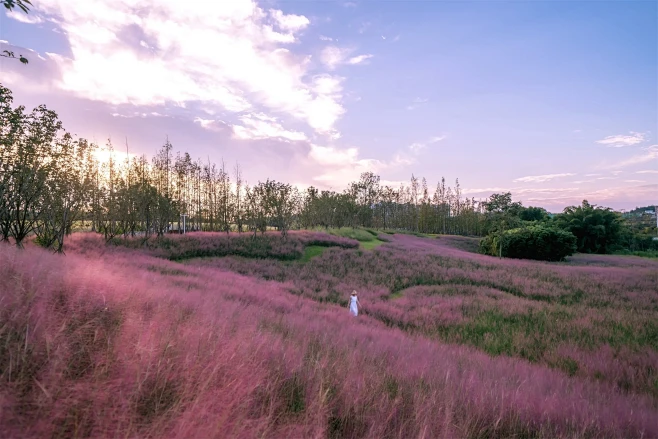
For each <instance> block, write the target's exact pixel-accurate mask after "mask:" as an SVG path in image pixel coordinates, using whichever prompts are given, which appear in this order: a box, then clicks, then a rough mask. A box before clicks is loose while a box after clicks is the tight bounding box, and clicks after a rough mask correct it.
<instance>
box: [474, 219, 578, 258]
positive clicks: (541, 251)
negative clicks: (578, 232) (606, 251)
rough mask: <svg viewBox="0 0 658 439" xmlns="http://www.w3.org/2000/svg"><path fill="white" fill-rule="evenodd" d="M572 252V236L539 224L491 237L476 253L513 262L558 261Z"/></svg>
mask: <svg viewBox="0 0 658 439" xmlns="http://www.w3.org/2000/svg"><path fill="white" fill-rule="evenodd" d="M575 251H576V237H575V236H574V235H573V234H572V233H571V232H567V231H564V230H560V229H556V228H552V227H546V226H541V225H531V226H526V227H521V228H518V229H511V230H507V231H505V232H503V233H502V234H501V233H496V234H491V235H489V236H487V237H485V238H484V239H483V240H482V241H481V242H480V253H484V254H487V255H492V256H499V255H502V256H504V257H506V258H515V259H535V260H539V261H561V260H564V258H566V257H567V256H571V255H572V254H573V253H574V252H575ZM501 253H502V254H501Z"/></svg>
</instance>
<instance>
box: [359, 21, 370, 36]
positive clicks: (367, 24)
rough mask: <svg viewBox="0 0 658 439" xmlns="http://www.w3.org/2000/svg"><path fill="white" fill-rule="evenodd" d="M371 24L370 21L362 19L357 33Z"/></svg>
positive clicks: (362, 31) (363, 30)
mask: <svg viewBox="0 0 658 439" xmlns="http://www.w3.org/2000/svg"><path fill="white" fill-rule="evenodd" d="M371 25H372V23H370V22H369V21H364V22H363V23H361V26H360V27H359V33H360V34H362V33H364V32H365V31H366V30H368V28H369V27H370V26H371Z"/></svg>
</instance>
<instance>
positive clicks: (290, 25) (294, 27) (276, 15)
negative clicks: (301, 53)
mask: <svg viewBox="0 0 658 439" xmlns="http://www.w3.org/2000/svg"><path fill="white" fill-rule="evenodd" d="M270 16H271V17H272V18H273V19H274V21H276V23H277V24H278V26H279V28H280V29H282V30H287V31H290V32H297V31H300V30H302V29H304V28H306V27H307V26H308V25H309V24H310V23H311V22H310V21H309V20H308V18H306V17H304V16H303V15H294V14H288V15H286V14H284V13H283V12H282V11H280V10H278V9H270Z"/></svg>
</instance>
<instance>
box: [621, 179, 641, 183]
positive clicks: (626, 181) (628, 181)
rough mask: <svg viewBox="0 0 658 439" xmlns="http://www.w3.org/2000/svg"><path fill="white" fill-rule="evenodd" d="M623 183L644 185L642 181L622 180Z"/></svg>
mask: <svg viewBox="0 0 658 439" xmlns="http://www.w3.org/2000/svg"><path fill="white" fill-rule="evenodd" d="M624 183H644V180H624Z"/></svg>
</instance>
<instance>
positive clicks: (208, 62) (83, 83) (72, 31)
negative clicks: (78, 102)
mask: <svg viewBox="0 0 658 439" xmlns="http://www.w3.org/2000/svg"><path fill="white" fill-rule="evenodd" d="M34 10H35V11H37V12H38V13H39V14H40V16H42V17H43V18H44V19H45V20H50V21H52V22H53V23H55V24H56V25H57V26H58V27H60V28H61V30H62V31H64V34H65V35H66V37H67V38H68V42H69V44H70V48H71V53H72V56H71V58H67V57H63V56H56V55H53V59H55V61H56V62H57V65H58V67H59V69H61V78H59V79H58V80H56V81H55V85H56V86H58V87H59V88H60V89H62V90H65V91H68V92H71V93H74V94H75V95H76V96H79V97H84V98H88V99H93V100H99V101H103V102H108V103H112V104H121V103H128V104H133V105H167V104H176V103H181V104H184V103H189V102H201V103H204V104H205V105H207V106H212V107H216V108H220V109H225V110H227V111H229V112H233V113H239V112H243V111H250V112H258V111H263V110H266V111H268V112H275V113H280V114H286V115H289V116H292V117H294V118H296V119H298V120H300V121H303V122H305V123H307V124H308V125H309V126H310V127H311V128H313V129H314V130H315V131H316V132H317V133H320V134H334V133H335V128H334V124H335V123H336V121H337V120H338V119H339V118H340V117H341V116H342V115H343V114H344V109H343V107H342V104H341V100H342V94H341V93H340V91H339V90H338V89H337V88H336V87H334V88H332V89H331V90H330V91H329V92H328V93H323V91H322V90H326V88H321V87H320V88H318V87H317V82H318V80H317V78H316V77H315V76H312V75H309V74H308V73H309V71H308V69H309V66H310V55H304V54H298V53H294V52H293V51H292V49H294V48H296V47H297V46H296V45H295V44H294V43H296V42H298V41H299V37H300V36H301V34H302V32H303V30H304V29H306V28H307V27H308V26H309V25H310V21H309V20H308V19H307V18H306V17H304V16H301V15H293V14H285V13H284V12H282V11H280V10H274V9H270V10H269V11H265V10H263V9H261V8H260V7H259V6H258V5H257V4H256V3H255V2H254V1H253V0H233V1H230V2H212V3H207V2H205V1H203V0H191V1H190V2H186V3H184V4H183V3H181V2H175V1H166V2H162V1H159V0H146V1H144V2H141V3H140V4H139V8H136V7H134V6H133V5H132V4H129V3H124V2H119V3H117V2H114V1H112V0H72V1H64V0H43V1H39V2H36V3H35V6H34ZM322 77H323V78H324V76H322ZM324 80H325V79H321V81H324ZM335 82H340V80H338V79H336V81H335Z"/></svg>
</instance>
